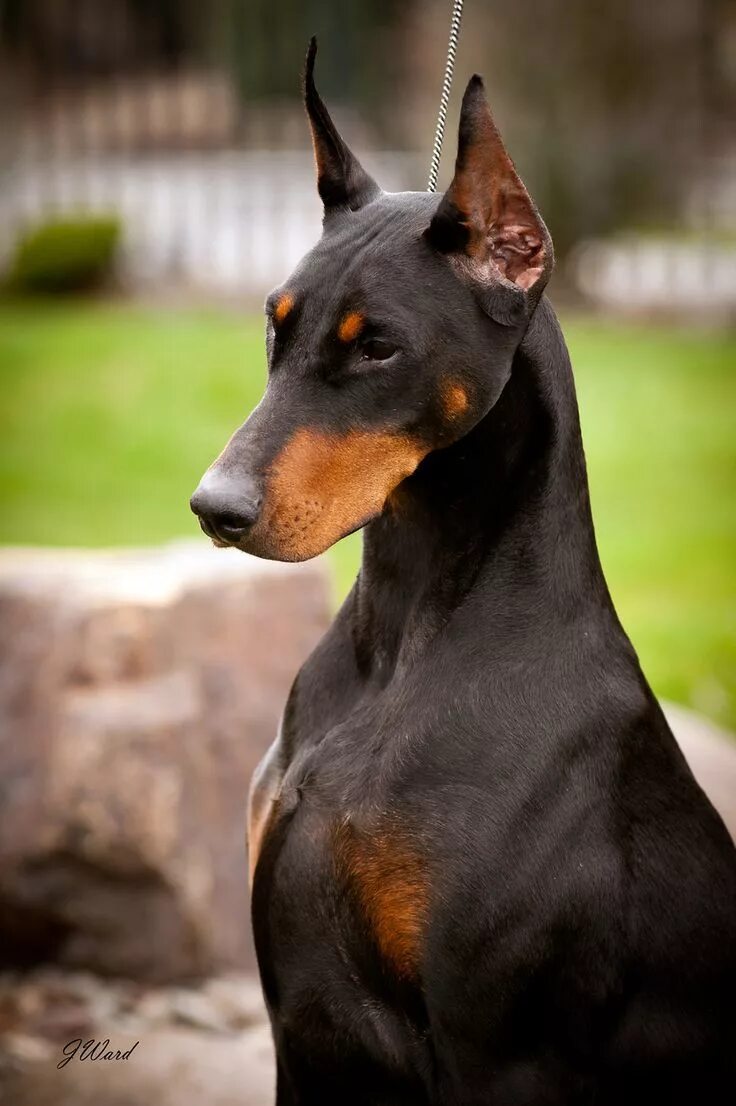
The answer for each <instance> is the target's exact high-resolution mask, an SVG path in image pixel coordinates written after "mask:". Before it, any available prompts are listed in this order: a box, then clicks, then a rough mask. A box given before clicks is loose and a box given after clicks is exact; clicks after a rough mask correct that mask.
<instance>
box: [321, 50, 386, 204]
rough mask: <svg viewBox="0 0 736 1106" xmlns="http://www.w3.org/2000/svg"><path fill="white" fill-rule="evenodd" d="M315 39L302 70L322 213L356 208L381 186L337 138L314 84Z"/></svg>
mask: <svg viewBox="0 0 736 1106" xmlns="http://www.w3.org/2000/svg"><path fill="white" fill-rule="evenodd" d="M316 54H317V39H316V38H313V39H312V40H311V42H310V43H309V50H308V51H307V64H306V67H305V70H304V106H305V108H306V109H307V116H308V117H309V125H310V127H311V129H312V142H313V143H314V158H315V161H316V162H317V188H318V190H319V194H320V196H321V197H322V203H323V204H324V205H325V215H328V214H329V212H330V210H331V209H333V208H340V207H342V208H345V207H347V208H350V210H351V211H357V210H358V208H360V207H364V206H365V205H366V204H367V203H370V201H371V200H374V199H375V198H376V196H378V195H379V193H380V191H381V189H380V188H379V187H378V185H377V184H376V182H375V181H374V180H373V177H371V176H370V175H369V174H368V173H366V171H365V169H364V168H363V166H362V165H361V164H360V162H359V161H358V159H357V157H356V156H355V154H354V153H353V152H352V151H351V150H350V149H349V148H348V146H347V145H346V144H345V143H344V142H343V140H342V138H341V137H340V135H339V133H338V130H337V127H336V126H335V124H334V123H333V122H332V119H331V118H330V113H329V112H328V110H327V108H326V107H325V105H324V102H323V100H322V97H321V96H320V94H319V92H317V89H316V87H315V84H314V59H315V56H316Z"/></svg>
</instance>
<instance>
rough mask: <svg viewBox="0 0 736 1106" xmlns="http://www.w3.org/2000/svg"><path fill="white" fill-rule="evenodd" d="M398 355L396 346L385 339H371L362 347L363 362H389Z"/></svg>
mask: <svg viewBox="0 0 736 1106" xmlns="http://www.w3.org/2000/svg"><path fill="white" fill-rule="evenodd" d="M395 353H396V346H394V345H392V344H391V342H386V341H385V340H384V339H383V338H369V339H368V340H367V341H366V342H363V344H362V346H361V347H360V355H361V356H360V359H361V361H388V359H389V357H393V355H394V354H395Z"/></svg>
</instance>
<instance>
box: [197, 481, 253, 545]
mask: <svg viewBox="0 0 736 1106" xmlns="http://www.w3.org/2000/svg"><path fill="white" fill-rule="evenodd" d="M261 502H262V496H261V494H260V492H259V490H258V487H257V485H256V482H255V481H254V480H250V479H247V478H246V479H242V478H241V479H239V480H237V481H236V480H233V479H231V478H230V477H225V476H223V475H221V474H218V473H217V472H216V471H214V472H213V471H208V472H206V473H205V474H204V476H203V477H202V480H201V482H200V485H199V487H198V488H197V490H196V491H195V493H194V495H193V496H192V498H191V499H190V501H189V506H190V507H191V508H192V510H193V511H194V513H195V515H196V516H197V518H198V519H199V525H200V526H201V527H202V529H203V530H204V532H205V534H207V536H208V537H209V538H212V540H213V541H215V542H217V543H218V544H219V545H238V544H239V543H240V542H241V541H242V540H243V538H245V537H246V536H247V534H248V531H249V530H250V529H251V528H252V527H253V526H254V525H255V523H256V522H257V521H258V516H259V514H260V510H261Z"/></svg>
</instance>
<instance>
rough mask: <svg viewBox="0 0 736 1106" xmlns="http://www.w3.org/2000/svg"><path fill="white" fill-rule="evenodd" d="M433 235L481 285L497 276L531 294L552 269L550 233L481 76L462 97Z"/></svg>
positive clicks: (433, 240)
mask: <svg viewBox="0 0 736 1106" xmlns="http://www.w3.org/2000/svg"><path fill="white" fill-rule="evenodd" d="M427 237H428V239H429V240H430V242H431V243H432V244H433V245H434V247H435V248H436V249H439V250H440V251H442V252H443V253H456V254H463V255H464V256H465V257H466V258H467V260H468V262H470V270H471V272H472V273H473V274H474V275H475V277H476V278H477V279H479V280H483V281H488V280H489V279H492V278H493V277H495V278H496V279H500V280H502V281H509V282H510V283H512V284H514V285H516V287H517V288H519V289H521V290H522V291H529V290H530V289H532V288H534V287H535V286H536V285H537V284H539V283H540V281H541V280H542V278H545V281H546V278H547V277H548V276H549V273H550V272H551V269H552V262H553V255H552V242H551V239H550V237H549V232H548V231H547V228H546V227H545V225H544V223H543V221H542V219H541V217H540V215H539V212H538V211H537V209H536V207H535V206H534V203H533V202H532V200H531V197H530V196H529V193H528V192H527V190H526V188H525V187H524V185H523V183H522V181H521V178H520V177H519V175H518V173H517V172H516V169H515V168H514V164H513V162H512V160H511V158H510V157H509V155H508V153H507V152H506V148H505V146H504V144H503V142H502V140H501V136H500V134H499V133H498V129H497V128H496V125H495V123H494V121H493V116H492V115H491V111H490V108H489V106H488V102H487V100H486V97H485V93H484V90H483V81H482V80H481V78H480V77H477V76H476V77H473V78H472V79H471V81H470V82H469V84H468V87H467V89H466V91H465V96H464V97H463V104H462V109H461V112H460V135H459V142H458V154H457V161H456V163H455V176H454V177H453V180H452V184H451V185H450V187H449V189H448V190H447V192H446V193H445V195H444V196H443V197H442V200H441V201H440V205H439V207H438V209H437V212H436V213H435V215H434V218H433V219H432V222H431V224H430V226H429V228H428V230H427Z"/></svg>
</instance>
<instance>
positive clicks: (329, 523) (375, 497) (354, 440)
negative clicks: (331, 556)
mask: <svg viewBox="0 0 736 1106" xmlns="http://www.w3.org/2000/svg"><path fill="white" fill-rule="evenodd" d="M427 452H428V447H427V446H425V445H423V444H422V443H420V442H417V441H415V440H413V439H412V438H410V437H408V436H407V435H404V434H396V433H393V434H392V433H388V432H377V431H361V430H353V431H349V432H348V433H347V434H344V435H335V434H327V433H325V432H324V431H320V430H314V429H310V428H309V427H303V428H302V429H301V430H298V431H297V432H296V433H295V434H294V436H293V437H292V438H291V439H290V440H289V441H288V442H287V444H286V445H285V447H284V448H283V450H282V451H281V453H280V454H279V456H278V457H277V458H276V461H275V462H274V464H273V466H272V468H271V473H270V476H269V480H268V488H267V497H266V504H265V507H264V511H263V514H262V516H261V520H260V522H259V530H260V531H261V533H262V535H263V536H264V538H265V541H266V543H267V544H268V545H269V547H270V548H272V549H274V550H275V551H277V553H278V555H279V556H281V557H284V558H285V559H287V560H292V559H293V560H302V559H305V558H307V557H313V556H315V555H316V554H317V553H321V552H322V551H323V550H324V549H327V548H328V546H330V545H332V544H333V542H335V541H337V539H338V538H339V537H341V536H342V535H343V534H345V533H347V532H348V531H349V530H352V529H354V528H355V527H356V526H359V525H361V524H362V523H363V522H364V521H366V520H367V519H369V518H371V517H373V516H374V515H376V514H378V513H379V512H380V511H381V510H382V509H383V507H384V504H385V502H386V499H387V497H388V496H389V494H390V493H391V492H392V491H393V490H394V488H395V487H397V485H398V484H400V483H401V481H402V480H404V479H405V477H407V476H410V475H411V473H412V472H414V469H415V468H416V467H417V465H418V464H419V462H420V461H421V460H422V458H423V457H424V456H425V455H426V453H427Z"/></svg>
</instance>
